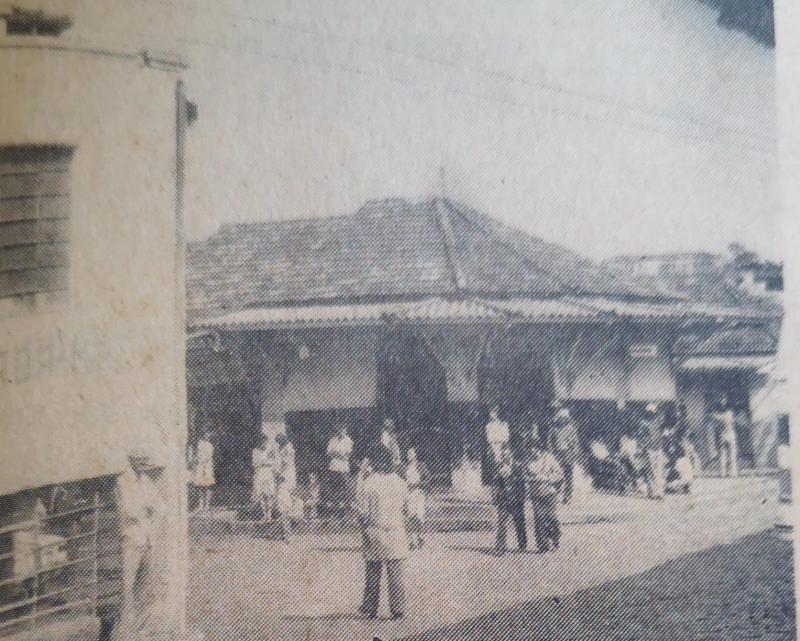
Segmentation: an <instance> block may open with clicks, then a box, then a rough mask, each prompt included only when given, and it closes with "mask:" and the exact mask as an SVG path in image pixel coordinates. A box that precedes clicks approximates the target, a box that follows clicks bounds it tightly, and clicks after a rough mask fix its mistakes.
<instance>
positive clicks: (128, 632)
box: [113, 450, 165, 641]
mask: <svg viewBox="0 0 800 641" xmlns="http://www.w3.org/2000/svg"><path fill="white" fill-rule="evenodd" d="M162 471H163V468H162V467H160V466H158V465H156V464H155V463H154V462H153V457H152V456H151V455H150V453H149V452H145V451H143V450H137V451H134V452H131V453H130V454H129V456H128V468H127V469H126V470H125V471H124V472H123V473H122V474H120V476H119V477H118V479H117V488H116V492H117V508H118V510H119V517H120V530H121V534H122V607H121V610H120V615H119V619H118V621H117V623H116V625H115V626H114V630H113V639H115V641H128V640H131V639H138V638H140V635H142V634H145V631H146V628H147V626H148V625H149V623H150V619H151V618H152V612H153V610H154V608H155V607H156V606H157V602H158V595H157V594H156V589H157V586H156V585H155V578H156V577H155V576H154V572H153V564H154V545H155V544H156V541H157V539H158V537H159V532H158V529H159V528H158V526H159V523H158V519H159V518H163V516H164V505H165V504H164V499H163V497H162V496H161V493H160V491H159V489H158V486H157V483H158V481H159V479H160V477H161V474H162Z"/></svg>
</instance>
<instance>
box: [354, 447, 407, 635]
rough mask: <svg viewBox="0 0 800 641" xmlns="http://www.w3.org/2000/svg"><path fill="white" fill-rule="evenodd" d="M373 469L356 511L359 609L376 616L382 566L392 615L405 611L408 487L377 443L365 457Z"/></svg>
mask: <svg viewBox="0 0 800 641" xmlns="http://www.w3.org/2000/svg"><path fill="white" fill-rule="evenodd" d="M369 459H370V461H371V463H372V467H373V473H372V474H371V475H370V476H369V477H368V478H367V479H366V481H365V482H364V495H363V497H362V505H361V506H360V509H359V511H360V512H361V513H362V514H363V518H364V525H365V530H364V533H365V542H364V543H365V545H364V549H363V553H364V561H365V577H364V598H363V602H362V606H361V608H360V609H361V611H362V613H363V614H365V615H366V616H367V617H369V618H371V619H374V618H376V617H377V616H378V606H379V604H380V589H381V576H382V574H383V570H384V568H385V569H386V577H387V583H388V593H389V612H390V614H391V617H392V618H393V619H399V618H401V617H403V615H404V614H405V585H404V579H403V572H404V564H405V560H406V559H407V558H408V539H407V538H406V530H405V520H406V517H407V515H408V488H407V486H406V482H405V480H403V479H402V478H401V477H400V475H399V474H397V472H396V468H395V466H394V464H393V462H392V455H391V452H389V450H388V449H387V448H386V447H385V446H383V445H378V446H376V447H375V449H374V451H373V452H372V453H371V454H370V457H369Z"/></svg>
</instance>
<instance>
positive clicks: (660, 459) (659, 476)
mask: <svg viewBox="0 0 800 641" xmlns="http://www.w3.org/2000/svg"><path fill="white" fill-rule="evenodd" d="M663 431H664V430H663V427H662V425H661V419H660V418H659V416H658V406H657V405H656V404H655V403H648V404H647V405H646V406H645V408H644V416H643V417H642V420H641V421H639V434H638V436H639V443H641V444H642V447H643V448H644V450H645V451H646V452H647V494H648V496H649V497H650V498H651V499H663V498H664V451H663Z"/></svg>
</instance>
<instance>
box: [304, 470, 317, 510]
mask: <svg viewBox="0 0 800 641" xmlns="http://www.w3.org/2000/svg"><path fill="white" fill-rule="evenodd" d="M319 494H320V492H319V480H318V479H317V475H316V474H314V473H313V472H311V473H310V474H309V475H308V483H306V486H305V488H304V491H303V513H304V515H305V517H306V518H307V519H316V518H317V517H318V516H319Z"/></svg>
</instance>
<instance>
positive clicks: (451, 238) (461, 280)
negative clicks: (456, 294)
mask: <svg viewBox="0 0 800 641" xmlns="http://www.w3.org/2000/svg"><path fill="white" fill-rule="evenodd" d="M433 208H434V212H435V214H436V222H437V224H438V225H439V229H440V230H441V231H442V244H443V246H444V255H445V260H446V261H447V264H448V265H449V267H450V269H451V271H452V272H453V282H454V283H455V286H456V289H457V290H463V289H467V287H468V286H469V283H468V282H467V277H466V275H465V272H464V269H463V265H462V264H461V263H460V261H459V260H458V257H457V256H456V253H457V249H456V242H455V235H454V234H453V226H452V224H451V221H450V212H449V211H448V208H447V207H446V206H445V204H444V202H442V199H440V198H434V199H433Z"/></svg>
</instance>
